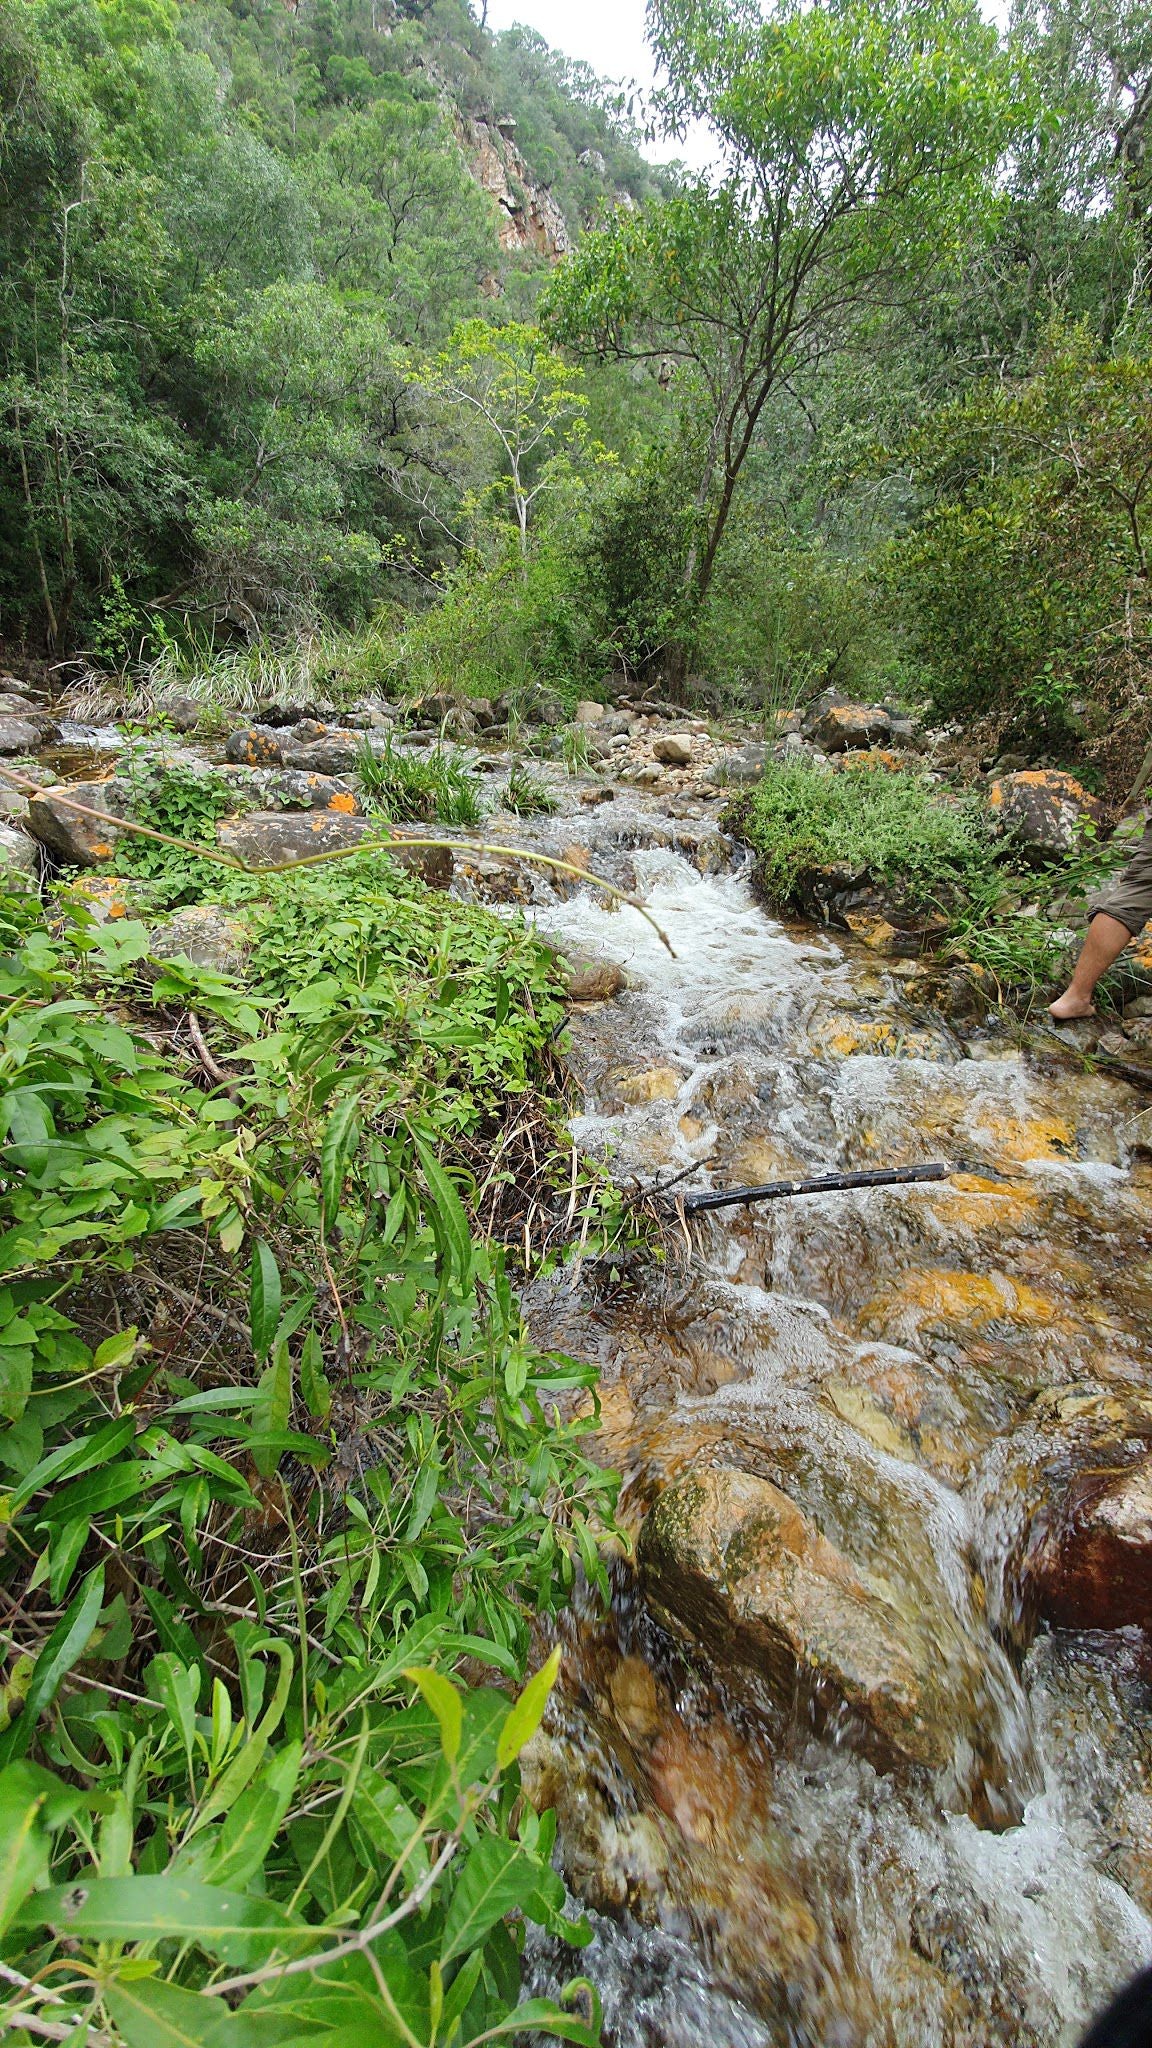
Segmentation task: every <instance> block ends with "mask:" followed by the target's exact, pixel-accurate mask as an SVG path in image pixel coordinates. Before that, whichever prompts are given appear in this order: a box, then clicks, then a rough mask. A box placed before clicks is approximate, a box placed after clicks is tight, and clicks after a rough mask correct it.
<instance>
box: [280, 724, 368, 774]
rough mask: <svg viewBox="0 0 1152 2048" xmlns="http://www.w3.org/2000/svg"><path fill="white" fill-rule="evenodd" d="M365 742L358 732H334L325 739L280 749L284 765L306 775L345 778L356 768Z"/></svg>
mask: <svg viewBox="0 0 1152 2048" xmlns="http://www.w3.org/2000/svg"><path fill="white" fill-rule="evenodd" d="M364 745H365V741H364V740H363V739H362V738H361V736H360V735H359V734H358V733H351V732H333V733H329V734H328V736H327V737H326V738H325V739H314V740H309V741H308V742H307V743H306V744H305V745H303V746H298V745H296V744H292V745H290V746H285V747H284V748H283V759H284V766H285V767H286V768H300V769H303V770H304V772H305V774H308V775H347V774H348V773H349V771H350V770H351V769H353V768H355V766H356V763H357V761H358V760H359V758H360V753H361V751H362V749H363V747H364Z"/></svg>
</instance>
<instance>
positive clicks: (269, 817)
mask: <svg viewBox="0 0 1152 2048" xmlns="http://www.w3.org/2000/svg"><path fill="white" fill-rule="evenodd" d="M216 836H217V840H218V842H219V844H220V846H221V847H222V848H223V849H224V851H225V852H226V853H232V854H235V855H236V856H237V858H238V859H240V860H242V861H244V862H245V864H246V865H247V866H248V867H251V868H269V867H283V866H290V865H293V864H294V863H295V862H297V861H303V860H309V859H311V858H313V857H314V856H315V855H316V854H318V853H333V852H337V851H339V850H341V849H342V848H345V847H352V846H360V845H363V844H365V843H368V844H378V845H379V846H380V849H381V851H382V852H386V853H388V854H389V855H390V856H391V858H392V859H393V860H394V861H396V863H397V864H398V866H400V867H403V868H408V869H409V870H410V871H411V872H413V873H415V874H418V875H419V876H420V878H421V880H423V881H425V882H427V884H428V886H429V888H433V889H446V888H447V887H448V886H449V884H450V882H451V880H452V853H451V849H450V848H449V847H422V846H413V847H405V846H404V845H403V844H397V843H395V842H390V841H389V840H388V837H387V830H386V828H385V827H384V826H383V825H381V824H380V822H379V821H378V820H374V819H371V818H353V817H349V816H348V814H347V813H346V812H343V811H331V810H324V811H251V812H249V814H248V816H247V817H244V818H226V819H225V820H224V822H223V824H222V825H220V826H218V828H217V834H216Z"/></svg>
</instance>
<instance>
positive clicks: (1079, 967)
mask: <svg viewBox="0 0 1152 2048" xmlns="http://www.w3.org/2000/svg"><path fill="white" fill-rule="evenodd" d="M1131 941H1132V933H1131V932H1130V931H1129V929H1128V926H1127V925H1126V924H1121V922H1120V919H1119V918H1118V917H1111V916H1110V915H1109V914H1108V912H1107V911H1106V910H1100V911H1097V913H1096V916H1095V917H1094V918H1093V919H1092V922H1091V924H1090V925H1089V927H1088V936H1087V938H1086V939H1085V941H1084V946H1083V950H1082V952H1081V954H1080V958H1079V960H1078V961H1077V962H1076V972H1075V973H1074V975H1073V976H1072V979H1071V981H1070V982H1069V984H1068V986H1067V988H1066V989H1065V991H1064V993H1063V995H1062V996H1057V998H1056V1001H1055V1002H1054V1003H1050V1004H1049V1005H1048V1008H1049V1012H1050V1014H1051V1015H1052V1017H1054V1019H1055V1021H1056V1022H1057V1024H1068V1023H1070V1022H1071V1021H1072V1019H1073V1018H1074V1017H1091V1016H1092V1015H1093V1011H1094V1005H1093V1002H1092V996H1093V993H1094V991H1095V988H1096V983H1097V982H1098V981H1099V979H1100V976H1101V975H1102V974H1104V973H1106V972H1107V970H1108V968H1109V967H1111V965H1112V963H1113V961H1114V960H1118V959H1119V958H1120V955H1121V953H1122V952H1123V951H1124V948H1125V946H1127V945H1130V944H1131Z"/></svg>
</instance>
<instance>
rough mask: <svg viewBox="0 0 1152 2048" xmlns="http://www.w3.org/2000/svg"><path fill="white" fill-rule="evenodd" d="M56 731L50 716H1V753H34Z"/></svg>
mask: <svg viewBox="0 0 1152 2048" xmlns="http://www.w3.org/2000/svg"><path fill="white" fill-rule="evenodd" d="M55 731H56V727H55V726H54V725H53V724H52V721H51V719H48V718H45V719H40V718H13V717H10V716H3V717H0V754H33V753H35V751H36V749H37V747H39V746H43V744H44V742H45V740H46V739H47V738H48V737H49V733H50V732H52V733H54V732H55Z"/></svg>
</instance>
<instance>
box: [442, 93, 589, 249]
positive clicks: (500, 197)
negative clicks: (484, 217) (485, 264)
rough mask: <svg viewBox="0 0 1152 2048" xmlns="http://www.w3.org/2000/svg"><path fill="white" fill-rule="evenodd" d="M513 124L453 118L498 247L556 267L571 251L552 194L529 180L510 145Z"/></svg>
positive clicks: (570, 239) (569, 236) (529, 173)
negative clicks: (490, 209)
mask: <svg viewBox="0 0 1152 2048" xmlns="http://www.w3.org/2000/svg"><path fill="white" fill-rule="evenodd" d="M515 127H516V124H515V122H514V121H509V120H504V121H488V120H485V119H484V118H483V116H482V115H475V116H473V117H472V118H469V117H468V116H467V115H465V114H460V113H457V117H456V134H457V138H458V140H459V143H460V147H461V149H462V150H463V152H464V155H465V158H466V159H467V162H468V166H469V168H470V170H471V172H472V175H473V177H474V178H475V180H476V182H477V184H478V185H480V186H482V187H483V189H484V191H485V192H490V193H491V195H492V197H493V199H494V200H495V202H496V208H497V214H498V232H499V235H500V246H501V248H502V249H506V250H507V251H508V252H509V253H513V252H515V253H521V252H525V251H532V252H533V253H534V254H535V255H537V256H543V257H544V258H545V259H546V260H547V261H548V262H549V263H559V261H560V258H561V257H562V256H566V255H567V254H568V251H569V250H570V249H571V247H572V237H571V235H570V234H569V232H568V223H567V221H566V220H565V218H564V215H563V214H562V213H561V211H560V208H559V207H558V206H557V204H556V201H555V200H554V199H553V197H552V194H551V193H550V192H549V191H548V190H547V188H546V187H545V186H543V185H540V184H538V183H537V181H536V180H535V179H534V178H533V176H532V173H531V171H530V170H529V168H528V166H527V164H526V163H525V161H524V158H523V157H522V156H521V154H520V151H519V149H518V148H517V147H516V143H515V140H514V135H515Z"/></svg>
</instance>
